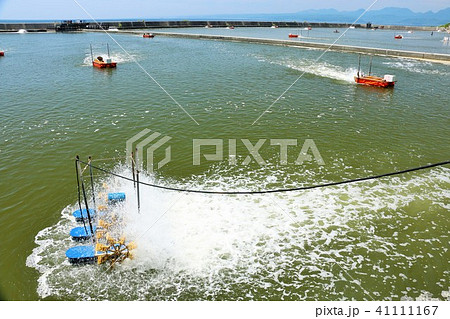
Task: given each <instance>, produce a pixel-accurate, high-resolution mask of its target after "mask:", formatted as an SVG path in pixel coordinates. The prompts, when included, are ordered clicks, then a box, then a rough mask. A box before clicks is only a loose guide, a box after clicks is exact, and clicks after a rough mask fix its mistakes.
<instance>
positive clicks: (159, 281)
mask: <svg viewBox="0 0 450 319" xmlns="http://www.w3.org/2000/svg"><path fill="white" fill-rule="evenodd" d="M116 171H117V173H119V174H123V175H126V176H131V172H130V171H129V170H128V169H126V168H124V167H118V168H117V170H116ZM279 173H280V172H276V171H274V172H272V174H271V176H272V177H274V178H278V176H277V175H278V174H279ZM281 175H282V174H281ZM207 176H208V177H207ZM224 176H226V175H225V174H223V172H221V171H220V170H219V171H218V172H217V173H213V174H208V175H205V176H199V177H197V178H196V179H195V180H186V181H182V182H178V184H177V185H176V186H177V187H180V188H197V189H200V188H208V189H216V190H217V189H221V190H223V189H224V186H226V189H227V190H230V189H233V190H235V189H249V188H250V189H251V188H254V187H255V186H254V185H255V182H254V181H252V180H251V179H250V178H249V177H248V175H244V176H240V177H238V178H236V177H224ZM268 176H270V175H268ZM141 180H143V181H144V182H150V183H152V182H155V180H154V179H153V178H152V177H149V176H143V177H142V179H141ZM271 182H273V179H270V178H267V180H266V181H262V182H261V183H259V184H258V188H259V187H265V186H266V185H269V184H270V183H271ZM106 183H107V184H108V187H109V189H108V191H123V192H125V193H126V196H127V200H126V202H124V203H123V204H121V205H119V206H117V207H116V211H117V212H118V213H120V214H121V215H122V216H123V218H124V224H123V229H122V231H123V233H124V234H126V236H127V239H128V240H132V241H135V242H136V244H137V249H136V250H135V251H134V255H135V258H134V259H133V260H127V261H126V262H125V263H123V264H121V265H118V266H117V267H116V268H115V269H114V270H112V271H107V266H106V265H100V266H97V265H87V266H82V267H77V266H72V265H70V264H69V263H68V262H67V260H66V258H65V256H64V253H65V250H66V249H68V248H69V247H72V246H74V245H76V244H75V243H73V242H71V240H70V239H69V231H70V229H71V228H72V227H75V222H74V220H73V218H72V217H71V216H70V215H71V211H72V210H74V209H76V208H75V206H74V207H67V208H66V209H64V210H63V211H62V217H61V220H60V221H59V222H58V223H57V224H56V225H54V226H51V227H49V228H46V229H44V230H42V231H41V232H39V234H38V235H37V236H36V244H37V245H38V247H37V248H35V249H34V251H33V253H32V254H31V255H30V256H29V257H28V259H27V265H28V266H29V267H34V268H36V269H37V270H38V271H39V272H40V274H41V275H40V277H39V287H38V293H39V295H40V296H41V297H46V296H49V295H52V296H55V297H56V298H61V299H81V300H91V299H110V300H115V299H119V300H141V299H147V300H176V299H178V300H186V299H195V300H199V299H229V300H236V299H281V300H283V299H290V300H304V299H309V300H311V299H335V300H336V299H346V298H350V299H351V298H355V299H368V300H370V299H372V298H374V299H394V300H398V299H400V298H411V296H413V297H414V296H415V294H416V295H417V296H418V295H419V294H423V291H422V290H421V289H420V288H421V287H420V286H421V285H422V282H421V281H420V283H419V284H417V285H416V288H412V289H411V290H408V291H405V292H399V291H398V289H397V288H396V285H400V286H401V285H402V284H403V280H404V279H403V277H402V276H399V275H398V274H397V273H396V272H395V271H393V270H395V268H396V265H397V264H399V263H402V262H404V260H408V262H411V263H413V264H414V262H415V258H416V257H414V256H411V255H410V254H409V253H407V252H404V251H403V250H402V249H401V248H402V247H403V246H401V245H403V244H407V245H410V244H411V245H416V246H421V245H424V247H425V246H426V247H428V245H431V246H432V247H435V244H434V242H431V243H428V242H422V240H421V239H420V238H424V239H423V240H425V241H426V240H428V239H426V238H425V237H426V236H425V233H417V232H411V233H409V232H408V231H407V230H406V229H401V227H403V226H405V227H414V225H415V224H416V223H421V221H420V220H418V217H417V216H412V217H411V216H409V215H408V213H407V212H406V211H405V210H404V208H405V207H408V206H411V205H413V206H414V205H423V209H424V210H425V213H424V216H425V217H426V218H429V217H428V215H427V213H426V211H430V212H431V211H433V212H436V211H443V210H444V211H448V209H449V206H448V204H445V203H447V200H446V199H448V197H449V191H448V189H449V185H450V170H449V169H445V168H438V169H434V170H431V171H427V172H422V173H417V174H415V175H411V176H404V177H395V178H392V179H386V180H377V181H372V182H365V183H357V184H351V185H345V186H341V187H330V188H323V189H314V190H310V191H305V192H295V193H286V194H273V195H254V196H251V195H245V196H223V195H205V194H184V193H178V192H170V191H164V190H160V189H155V188H151V187H146V186H141V188H140V194H141V209H140V212H138V209H137V200H136V190H135V189H134V187H133V184H132V183H130V182H127V181H124V180H120V179H117V178H110V179H108V180H106ZM157 183H164V181H157ZM100 185H101V183H99V185H98V186H97V189H99V188H100V187H101V186H100ZM252 185H253V186H252ZM394 216H395V218H393V217H394ZM389 218H392V221H390V222H386V220H389ZM397 218H398V220H397ZM426 218H425V219H426ZM380 221H381V227H385V228H387V229H381V230H380V229H378V227H379V225H378V223H379V222H380ZM398 221H401V222H400V224H399V223H398ZM402 221H403V222H402ZM436 222H437V223H436V227H439V222H440V221H436ZM444 227H445V225H444ZM385 231H388V232H389V233H391V234H393V235H391V236H385V235H383V233H384V232H385ZM398 232H402V236H403V237H402V238H403V239H402V240H400V241H397V239H398V238H397V236H399V235H398ZM444 233H445V231H444ZM438 234H439V232H438ZM423 236H425V237H423ZM445 236H446V235H445ZM445 236H444V237H445ZM444 240H445V238H444ZM437 247H440V248H441V249H440V250H439V249H438V250H437V251H434V252H433V254H434V258H438V259H445V258H444V257H445V255H444V254H445V252H444V251H443V250H442V246H440V245H437ZM420 253H421V252H418V254H420ZM372 254H373V255H374V256H373V257H371V255H372ZM423 254H424V255H425V254H426V252H423ZM402 272H406V270H403V271H402ZM374 275H375V276H376V279H375V281H374V282H372V281H373V279H372V276H374ZM447 275H448V274H447ZM442 276H443V278H437V280H438V282H437V283H436V285H438V286H439V288H440V289H441V291H443V292H444V293H446V291H447V290H448V286H445V285H448V282H445V280H446V279H445V276H446V275H445V274H442ZM438 277H439V276H438ZM353 278H355V280H354V279H353ZM447 278H448V277H447ZM417 279H419V278H414V277H412V278H409V277H408V278H406V279H405V280H406V282H409V283H413V282H414V280H416V281H417ZM419 280H420V279H419ZM442 280H444V282H442ZM371 282H372V283H371ZM387 283H390V284H389V285H388V284H387ZM392 283H394V284H393V286H392V287H391V286H390V285H391V284H392ZM367 290H368V291H370V292H368V291H367ZM447 295H448V294H447V293H446V296H447ZM442 296H444V295H442ZM442 296H436V295H435V296H434V297H438V298H441V299H442V298H443V297H442Z"/></svg>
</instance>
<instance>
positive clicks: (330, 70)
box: [256, 56, 358, 83]
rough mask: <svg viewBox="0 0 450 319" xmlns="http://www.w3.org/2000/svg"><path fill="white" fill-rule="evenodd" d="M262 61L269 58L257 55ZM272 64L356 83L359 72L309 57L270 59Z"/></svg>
mask: <svg viewBox="0 0 450 319" xmlns="http://www.w3.org/2000/svg"><path fill="white" fill-rule="evenodd" d="M256 58H257V59H258V60H259V61H260V62H266V61H267V60H266V59H267V58H265V57H260V56H256ZM268 62H269V63H271V64H276V65H281V66H284V67H288V68H290V69H294V70H297V71H300V72H305V73H307V74H312V75H316V76H320V77H324V78H330V79H334V80H339V81H345V82H349V83H354V81H355V80H354V76H355V75H356V73H357V71H358V70H357V69H356V68H343V67H341V66H337V65H333V64H330V63H327V62H316V61H314V60H309V59H280V60H277V61H268Z"/></svg>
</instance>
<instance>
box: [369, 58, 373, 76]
mask: <svg viewBox="0 0 450 319" xmlns="http://www.w3.org/2000/svg"><path fill="white" fill-rule="evenodd" d="M372 62H373V55H372V56H370V63H369V75H372Z"/></svg>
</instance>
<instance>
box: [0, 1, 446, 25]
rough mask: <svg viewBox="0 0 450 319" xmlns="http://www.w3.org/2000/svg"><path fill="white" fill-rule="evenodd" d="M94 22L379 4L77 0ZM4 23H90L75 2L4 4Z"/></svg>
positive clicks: (420, 5)
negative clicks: (32, 20)
mask: <svg viewBox="0 0 450 319" xmlns="http://www.w3.org/2000/svg"><path fill="white" fill-rule="evenodd" d="M76 1H78V2H79V3H80V4H81V5H82V6H83V7H85V8H86V10H87V11H88V12H90V13H91V14H92V16H93V17H94V18H98V19H111V18H136V19H138V18H170V17H179V16H195V15H208V14H242V13H291V12H297V11H301V10H307V9H324V8H335V9H337V10H355V9H360V8H367V7H368V6H369V5H370V4H371V3H373V2H374V1H375V0H318V1H313V0H226V1H223V0H185V1H181V0H162V1H153V0H76ZM383 7H404V8H409V9H411V10H413V11H418V12H424V11H429V10H432V11H438V10H440V9H444V8H447V7H450V0H379V1H378V2H377V4H376V5H375V7H374V9H380V8H383ZM0 19H3V20H8V19H11V20H17V19H26V20H31V19H41V20H49V19H54V20H60V19H88V16H87V15H86V14H85V13H84V12H83V11H82V10H81V9H80V7H79V6H78V5H77V4H76V3H75V1H74V0H0Z"/></svg>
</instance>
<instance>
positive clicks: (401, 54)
mask: <svg viewBox="0 0 450 319" xmlns="http://www.w3.org/2000/svg"><path fill="white" fill-rule="evenodd" d="M119 32H120V33H125V34H143V32H142V31H123V32H121V31H119ZM153 34H154V35H156V36H164V37H174V38H187V39H203V40H218V41H232V42H245V43H258V44H269V45H281V46H291V47H299V48H306V49H319V50H330V51H340V52H349V53H361V54H373V55H380V56H390V57H397V58H409V59H418V60H428V61H433V62H441V63H446V64H447V63H448V64H450V55H449V54H439V53H428V52H416V51H404V50H394V49H381V48H369V47H357V46H350V45H340V44H339V45H338V44H335V45H331V44H327V43H314V42H305V41H302V40H277V39H263V38H249V37H235V36H223V35H209V34H191V33H174V32H153Z"/></svg>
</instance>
